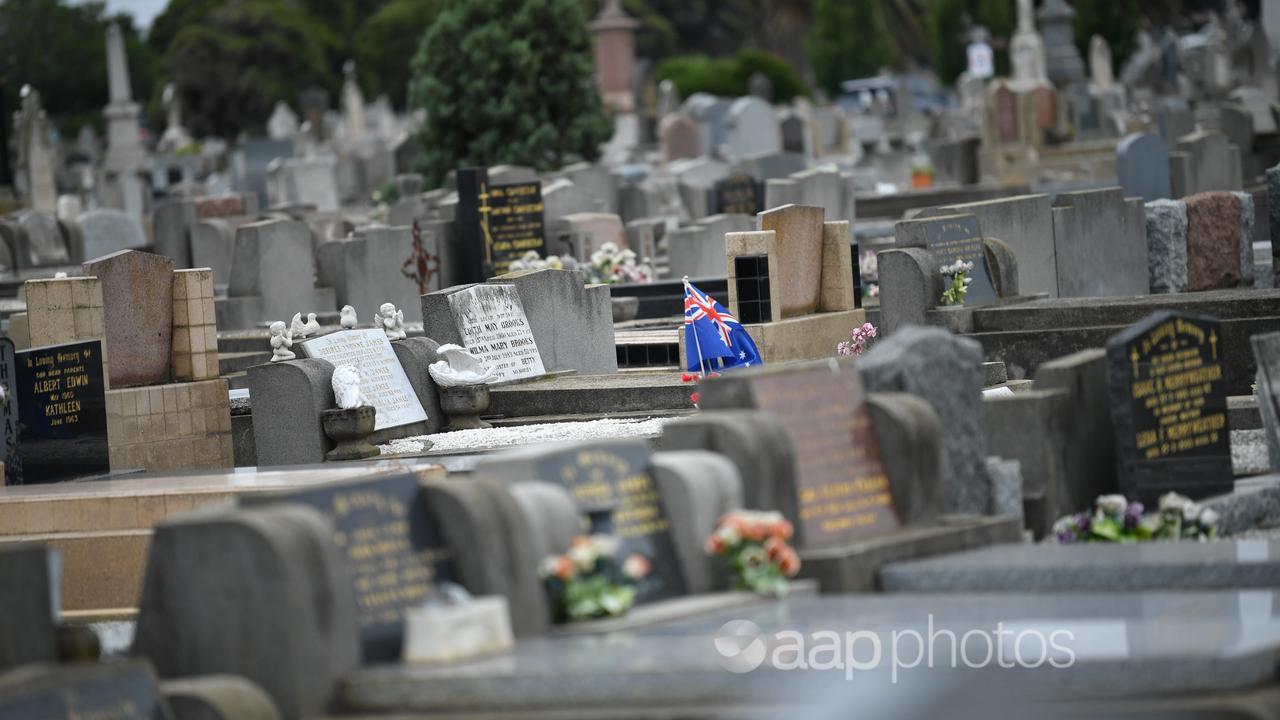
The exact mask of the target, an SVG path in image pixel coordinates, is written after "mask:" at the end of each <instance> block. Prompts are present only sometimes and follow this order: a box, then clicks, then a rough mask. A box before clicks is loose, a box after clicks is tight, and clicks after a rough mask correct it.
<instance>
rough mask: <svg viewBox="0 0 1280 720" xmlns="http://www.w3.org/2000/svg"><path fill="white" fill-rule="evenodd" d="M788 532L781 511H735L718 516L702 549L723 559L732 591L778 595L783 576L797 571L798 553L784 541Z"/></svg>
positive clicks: (782, 591) (782, 592)
mask: <svg viewBox="0 0 1280 720" xmlns="http://www.w3.org/2000/svg"><path fill="white" fill-rule="evenodd" d="M792 532H793V528H792V527H791V523H789V522H787V521H786V520H785V519H784V518H783V517H782V515H781V513H776V512H752V511H748V510H738V511H735V512H731V513H729V514H728V515H725V516H724V517H722V518H720V522H719V523H718V524H717V525H716V529H715V532H713V533H712V534H711V537H709V538H707V545H706V550H707V554H708V555H714V556H716V557H723V558H725V559H726V562H727V564H728V566H729V572H730V573H731V574H732V576H733V587H734V589H735V590H745V591H748V592H753V593H757V594H759V595H769V596H773V597H781V596H783V595H786V594H787V578H790V577H795V576H796V573H798V572H800V556H799V555H798V554H796V551H795V549H793V548H792V547H791V546H790V545H788V544H787V541H788V540H790V539H791V535H792Z"/></svg>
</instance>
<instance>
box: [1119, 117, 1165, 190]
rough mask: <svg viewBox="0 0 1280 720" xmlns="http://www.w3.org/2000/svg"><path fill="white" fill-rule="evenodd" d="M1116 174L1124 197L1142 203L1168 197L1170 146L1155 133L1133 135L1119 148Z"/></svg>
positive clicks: (1126, 138) (1121, 142)
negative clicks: (1137, 199) (1135, 199)
mask: <svg viewBox="0 0 1280 720" xmlns="http://www.w3.org/2000/svg"><path fill="white" fill-rule="evenodd" d="M1116 175H1117V176H1118V177H1119V180H1120V187H1122V188H1124V196H1125V197H1140V198H1142V200H1143V202H1152V201H1153V200H1160V199H1164V198H1168V197H1169V196H1170V195H1171V194H1172V192H1173V191H1172V188H1171V186H1170V180H1169V146H1168V145H1166V144H1165V142H1164V139H1163V138H1161V137H1160V136H1159V135H1157V134H1155V133H1133V134H1132V135H1128V136H1126V137H1125V138H1124V139H1123V140H1121V141H1120V144H1119V145H1117V146H1116Z"/></svg>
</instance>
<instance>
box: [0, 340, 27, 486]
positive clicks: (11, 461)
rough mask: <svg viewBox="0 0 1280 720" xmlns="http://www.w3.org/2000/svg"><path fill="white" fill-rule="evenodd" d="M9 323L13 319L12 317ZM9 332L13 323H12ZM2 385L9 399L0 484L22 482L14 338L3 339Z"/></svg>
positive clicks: (2, 413) (1, 410)
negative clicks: (2, 471)
mask: <svg viewBox="0 0 1280 720" xmlns="http://www.w3.org/2000/svg"><path fill="white" fill-rule="evenodd" d="M9 322H10V323H12V322H13V319H12V318H10V320H9ZM9 331H10V333H12V332H13V326H12V324H11V325H10V330H9ZM0 387H3V388H4V396H5V398H7V401H6V402H3V403H0V422H3V423H4V427H3V430H4V477H3V478H0V485H22V484H23V473H22V452H21V450H20V448H19V446H18V432H19V429H20V428H21V426H20V425H19V422H20V415H19V413H18V357H17V351H16V349H15V347H14V343H13V340H10V339H9V338H7V337H6V338H0Z"/></svg>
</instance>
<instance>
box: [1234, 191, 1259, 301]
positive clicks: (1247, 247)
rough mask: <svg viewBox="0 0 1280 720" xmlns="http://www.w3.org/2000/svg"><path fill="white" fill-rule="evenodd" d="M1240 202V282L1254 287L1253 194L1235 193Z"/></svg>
mask: <svg viewBox="0 0 1280 720" xmlns="http://www.w3.org/2000/svg"><path fill="white" fill-rule="evenodd" d="M1233 194H1234V195H1235V196H1236V198H1237V199H1238V200H1239V201H1240V281H1241V283H1242V284H1243V285H1244V286H1245V287H1253V240H1254V238H1255V237H1256V235H1255V233H1254V205H1253V193H1247V192H1238V193H1233Z"/></svg>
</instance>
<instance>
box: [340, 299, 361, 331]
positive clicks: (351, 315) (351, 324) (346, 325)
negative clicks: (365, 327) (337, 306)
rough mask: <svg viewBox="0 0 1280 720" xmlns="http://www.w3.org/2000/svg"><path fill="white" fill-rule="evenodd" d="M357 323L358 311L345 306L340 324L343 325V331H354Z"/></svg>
mask: <svg viewBox="0 0 1280 720" xmlns="http://www.w3.org/2000/svg"><path fill="white" fill-rule="evenodd" d="M357 322H358V321H357V320H356V309H355V308H353V307H351V306H350V305H343V306H342V315H341V317H340V318H339V323H340V324H341V325H342V329H343V330H352V329H354V328H355V326H356V323H357Z"/></svg>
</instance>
